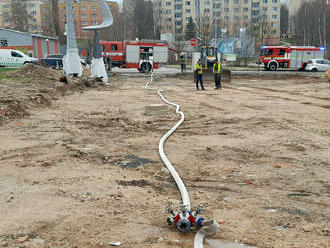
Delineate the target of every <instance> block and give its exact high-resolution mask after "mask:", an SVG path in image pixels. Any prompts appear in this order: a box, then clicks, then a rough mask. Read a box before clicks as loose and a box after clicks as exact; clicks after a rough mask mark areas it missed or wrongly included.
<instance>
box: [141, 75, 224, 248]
mask: <svg viewBox="0 0 330 248" xmlns="http://www.w3.org/2000/svg"><path fill="white" fill-rule="evenodd" d="M151 83H153V71H152V72H151V76H150V81H148V82H147V83H146V85H145V88H146V89H150V90H157V94H158V95H159V96H160V98H161V99H162V100H163V101H164V102H165V103H167V104H169V105H172V106H174V107H176V110H175V112H176V113H177V114H180V116H181V119H180V120H179V121H178V122H177V123H176V124H175V125H174V126H173V127H172V129H171V130H170V131H168V132H167V133H166V134H165V135H164V136H163V137H162V138H161V139H160V141H159V145H158V150H159V155H160V157H161V159H162V161H163V163H164V164H165V166H166V167H167V169H168V170H169V171H170V173H171V175H172V177H173V179H174V181H175V182H176V184H177V186H178V188H179V190H180V193H181V198H182V204H183V205H185V206H187V209H188V211H190V208H191V206H190V199H189V195H188V192H187V189H186V187H185V185H184V183H183V181H182V179H181V178H180V176H179V174H178V173H177V171H176V170H175V169H174V167H173V165H172V164H171V162H170V161H169V160H168V158H167V157H166V155H165V152H164V143H165V141H166V139H167V138H168V137H169V136H171V135H172V134H173V133H174V132H175V131H176V129H177V128H178V127H179V126H180V125H181V124H182V123H183V122H184V114H183V112H182V111H180V105H178V104H176V103H173V102H170V101H168V100H166V99H165V98H164V96H163V95H162V92H163V90H162V89H160V88H159V87H157V88H156V87H155V88H151V87H149V84H151ZM217 228H218V224H217V223H216V222H214V221H209V225H208V226H206V227H203V228H202V229H200V230H199V231H198V232H197V233H196V235H195V239H194V248H203V240H204V237H205V235H207V234H211V233H213V232H215V231H216V230H217Z"/></svg>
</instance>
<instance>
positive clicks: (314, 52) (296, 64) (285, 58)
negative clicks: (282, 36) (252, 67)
mask: <svg viewBox="0 0 330 248" xmlns="http://www.w3.org/2000/svg"><path fill="white" fill-rule="evenodd" d="M324 56H325V48H324V47H314V46H263V47H262V48H261V53H260V58H259V61H260V63H262V64H264V68H265V70H270V71H276V70H277V69H278V68H292V69H299V70H305V68H306V65H307V61H308V60H310V59H323V58H324Z"/></svg>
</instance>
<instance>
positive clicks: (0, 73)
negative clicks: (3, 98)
mask: <svg viewBox="0 0 330 248" xmlns="http://www.w3.org/2000/svg"><path fill="white" fill-rule="evenodd" d="M15 70H17V68H5V67H0V80H2V79H5V78H7V76H6V72H10V71H15Z"/></svg>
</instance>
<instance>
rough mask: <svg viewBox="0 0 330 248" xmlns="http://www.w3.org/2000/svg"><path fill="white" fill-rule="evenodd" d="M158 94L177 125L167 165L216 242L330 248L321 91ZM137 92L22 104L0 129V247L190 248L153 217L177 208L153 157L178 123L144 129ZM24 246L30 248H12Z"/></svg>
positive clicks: (176, 89)
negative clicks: (172, 106) (210, 225)
mask: <svg viewBox="0 0 330 248" xmlns="http://www.w3.org/2000/svg"><path fill="white" fill-rule="evenodd" d="M45 80H46V79H45ZM49 80H51V79H49ZM9 81H10V80H9ZM156 81H157V83H158V85H159V86H161V87H162V88H163V89H166V90H167V91H166V93H165V94H164V95H165V97H167V98H168V99H169V100H170V101H173V102H176V103H178V104H180V105H181V109H182V111H184V113H185V116H186V121H185V122H184V124H183V125H182V126H181V127H180V128H179V130H178V131H177V132H176V133H175V134H174V135H173V136H172V137H171V138H170V139H169V140H168V143H166V147H165V151H166V153H167V155H168V157H169V159H170V160H171V161H172V163H173V165H174V166H175V167H176V169H177V170H178V172H179V174H180V175H181V177H182V179H183V181H184V182H185V183H186V186H187V189H188V192H189V194H190V197H191V202H192V204H193V205H197V204H201V205H203V206H204V207H205V209H206V212H205V213H204V215H205V217H206V218H212V219H215V220H217V221H219V220H222V221H221V222H224V223H223V224H221V226H220V230H219V231H218V233H217V234H216V235H215V236H214V237H213V238H215V239H222V240H226V241H230V242H231V241H233V240H235V239H236V240H238V241H239V242H242V243H245V244H249V245H254V246H256V247H260V248H261V247H268V248H270V247H276V248H280V247H281V248H282V247H287V248H312V247H313V248H314V247H315V248H316V247H317V248H328V247H329V244H330V226H329V223H330V151H329V146H330V126H329V122H330V97H329V93H330V85H329V83H327V82H326V81H325V80H323V79H310V78H304V79H290V80H286V81H284V80H275V81H271V80H263V79H259V80H256V79H243V78H242V79H235V80H233V81H232V83H231V84H227V85H225V88H224V89H223V90H222V91H215V90H213V88H212V86H211V85H207V86H206V88H207V91H205V92H202V91H195V90H194V85H193V84H192V83H191V82H190V80H187V79H184V78H158V79H156ZM145 82H146V78H144V77H124V76H122V77H119V78H117V79H115V81H114V83H113V85H112V86H110V87H96V88H89V89H86V88H81V87H78V88H77V89H75V88H72V89H71V90H70V91H69V92H67V93H69V94H60V96H58V95H56V96H57V97H56V98H58V99H57V100H54V99H51V100H50V103H49V104H47V105H43V104H41V105H40V104H32V105H31V104H30V103H31V101H30V100H29V101H28V102H27V103H26V104H27V105H28V106H29V107H28V108H27V110H26V114H25V118H24V119H22V118H21V119H12V120H7V121H6V122H4V123H3V124H2V126H1V130H0V140H1V143H0V209H1V211H0V220H1V221H0V247H17V246H18V247H49V248H50V247H52V248H54V247H63V248H64V247H65V248H66V247H68V248H73V247H86V248H87V247H95V248H96V247H98V248H100V247H109V246H108V242H115V241H120V242H122V245H121V246H120V247H125V248H128V247H139V248H140V247H141V248H144V247H159V248H165V247H192V246H193V237H194V233H191V234H188V235H181V234H179V233H177V231H176V230H175V229H173V228H171V227H168V226H167V225H166V217H167V216H166V215H165V214H164V208H165V207H166V206H167V205H168V204H169V203H171V204H173V205H174V206H175V207H176V208H177V207H179V205H180V195H179V192H178V190H177V188H176V186H175V185H174V182H173V181H172V179H171V177H170V175H169V174H167V173H166V172H162V170H161V169H162V168H163V165H162V163H161V162H160V159H159V156H158V150H157V147H158V141H159V139H160V137H161V136H162V135H163V134H164V133H165V132H166V131H167V130H168V129H169V128H170V127H172V126H173V125H174V123H175V122H176V120H177V119H178V116H176V115H175V114H174V111H170V113H169V114H168V115H167V116H158V117H154V116H146V115H144V107H145V106H146V105H149V104H154V103H161V101H160V98H159V97H158V96H157V94H155V93H154V92H152V91H148V90H145V89H144V88H143V86H144V84H145ZM52 84H53V85H55V84H59V83H58V82H55V81H52ZM5 85H6V87H10V86H9V84H8V83H6V84H5ZM13 85H15V84H13ZM48 85H50V84H49V83H48ZM0 87H3V86H2V84H1V83H0ZM36 87H38V86H36ZM49 87H50V86H49ZM52 87H54V86H52ZM59 87H61V88H62V87H63V86H61V85H59ZM2 89H3V88H2ZM27 89H29V88H28V87H21V88H18V89H15V90H14V91H15V93H16V96H17V95H20V94H19V91H18V90H22V97H24V96H23V95H25V93H26V92H27ZM37 91H38V92H39V90H38V89H37ZM6 92H7V90H6ZM2 94H6V93H5V92H4V91H2ZM40 94H45V93H42V92H41V93H40ZM47 94H49V95H50V96H53V94H55V93H51V92H50V91H47ZM56 94H57V93H56ZM21 102H22V101H21ZM23 102H24V101H23ZM24 103H25V102H24ZM6 108H7V109H8V107H6ZM18 117H20V116H19V115H18ZM25 235H28V236H29V239H30V241H27V242H24V243H17V239H18V238H19V237H22V236H25ZM159 237H162V238H163V239H164V240H163V241H161V240H158V241H157V239H158V238H159ZM205 247H211V246H208V245H207V244H205Z"/></svg>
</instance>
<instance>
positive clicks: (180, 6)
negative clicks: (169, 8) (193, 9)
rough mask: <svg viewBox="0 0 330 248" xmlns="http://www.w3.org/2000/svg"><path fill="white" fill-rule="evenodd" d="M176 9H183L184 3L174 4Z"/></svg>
mask: <svg viewBox="0 0 330 248" xmlns="http://www.w3.org/2000/svg"><path fill="white" fill-rule="evenodd" d="M174 9H176V10H181V9H182V5H181V4H176V5H175V6H174Z"/></svg>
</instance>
